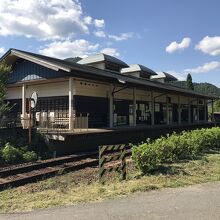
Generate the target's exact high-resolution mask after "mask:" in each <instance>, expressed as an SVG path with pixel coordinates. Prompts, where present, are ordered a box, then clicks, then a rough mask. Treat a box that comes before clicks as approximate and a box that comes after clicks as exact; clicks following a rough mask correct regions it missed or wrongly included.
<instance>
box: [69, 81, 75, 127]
mask: <svg viewBox="0 0 220 220" xmlns="http://www.w3.org/2000/svg"><path fill="white" fill-rule="evenodd" d="M73 120H74V114H73V78H72V77H70V78H69V130H73V123H74V122H73Z"/></svg>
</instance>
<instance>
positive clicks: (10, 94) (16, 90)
mask: <svg viewBox="0 0 220 220" xmlns="http://www.w3.org/2000/svg"><path fill="white" fill-rule="evenodd" d="M5 98H6V99H21V98H22V87H21V86H18V87H12V88H7V91H6V96H5Z"/></svg>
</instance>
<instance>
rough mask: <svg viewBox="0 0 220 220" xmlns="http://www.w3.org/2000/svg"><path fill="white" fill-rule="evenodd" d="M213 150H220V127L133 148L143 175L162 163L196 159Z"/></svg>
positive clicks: (149, 142)
mask: <svg viewBox="0 0 220 220" xmlns="http://www.w3.org/2000/svg"><path fill="white" fill-rule="evenodd" d="M212 148H220V128H219V127H213V128H211V129H200V130H199V129H197V130H194V131H188V132H186V131H183V132H182V133H180V134H176V133H173V134H172V135H167V136H166V137H161V138H158V139H156V140H154V141H150V140H147V141H146V143H142V144H140V145H138V146H133V148H132V159H133V161H134V162H135V164H136V166H137V167H138V168H139V169H140V170H141V171H142V172H143V173H147V172H149V171H151V170H152V169H155V168H156V167H157V166H158V165H160V164H161V163H171V162H174V161H177V160H182V159H191V158H195V157H196V156H197V155H198V154H199V153H202V152H204V151H205V150H209V149H212Z"/></svg>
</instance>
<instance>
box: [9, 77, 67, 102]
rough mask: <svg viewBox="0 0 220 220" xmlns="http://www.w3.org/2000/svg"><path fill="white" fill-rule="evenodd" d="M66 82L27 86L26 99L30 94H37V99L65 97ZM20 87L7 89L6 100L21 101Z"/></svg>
mask: <svg viewBox="0 0 220 220" xmlns="http://www.w3.org/2000/svg"><path fill="white" fill-rule="evenodd" d="M68 86H69V85H68V81H64V82H54V83H46V84H39V85H27V89H26V97H27V98H28V97H30V96H31V94H32V92H34V91H35V92H37V94H38V96H39V97H53V96H67V95H68V91H69V90H68V88H69V87H68ZM21 95H22V87H21V86H19V87H10V88H8V89H7V93H6V99H21Z"/></svg>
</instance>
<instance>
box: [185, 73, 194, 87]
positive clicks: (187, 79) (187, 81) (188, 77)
mask: <svg viewBox="0 0 220 220" xmlns="http://www.w3.org/2000/svg"><path fill="white" fill-rule="evenodd" d="M186 84H187V88H188V89H190V90H194V85H193V82H192V76H191V74H190V73H188V74H187V77H186Z"/></svg>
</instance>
